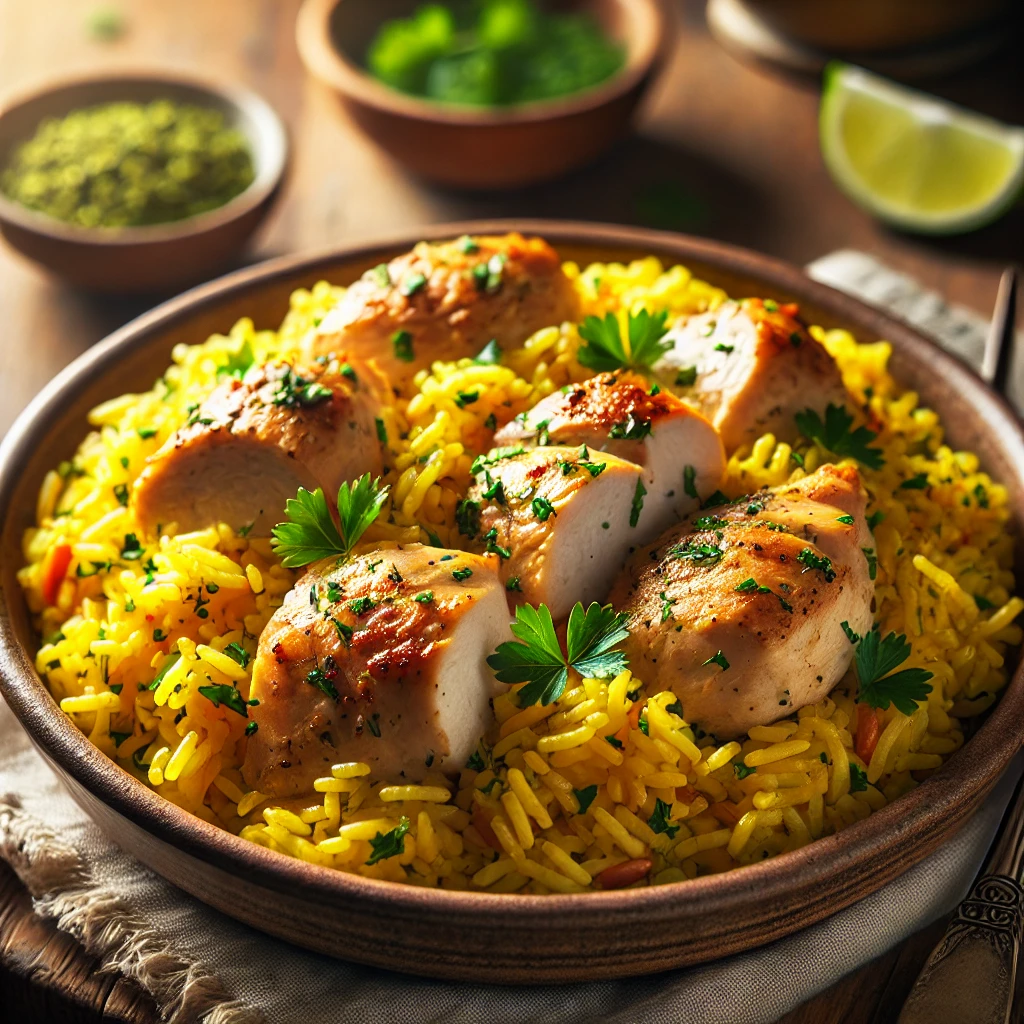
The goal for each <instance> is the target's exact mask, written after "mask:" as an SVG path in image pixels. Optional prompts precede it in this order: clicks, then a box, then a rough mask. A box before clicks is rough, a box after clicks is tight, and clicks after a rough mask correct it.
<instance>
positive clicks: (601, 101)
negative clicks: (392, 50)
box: [296, 0, 667, 189]
mask: <svg viewBox="0 0 1024 1024" xmlns="http://www.w3.org/2000/svg"><path fill="white" fill-rule="evenodd" d="M417 6H418V0H306V2H305V3H304V4H303V6H302V8H301V10H300V11H299V18H298V22H297V26H296V39H297V41H298V45H299V53H300V54H301V56H302V60H303V62H304V63H305V65H306V68H307V70H308V71H309V72H310V74H312V75H313V76H314V77H315V78H317V79H319V80H320V81H321V82H323V83H324V84H326V85H327V86H329V87H330V88H331V89H333V90H334V91H335V92H336V93H337V95H338V97H339V99H340V100H341V101H342V103H343V104H344V106H345V107H346V109H347V110H348V112H349V113H350V114H351V116H352V117H353V119H354V120H355V121H356V123H357V124H358V125H359V126H360V128H362V129H363V131H364V132H366V134H367V135H369V136H370V137H371V138H372V139H373V140H374V141H375V142H377V144H378V145H380V146H381V147H382V148H383V149H385V150H386V151H387V152H388V153H390V154H391V156H393V157H394V158H395V159H396V160H397V161H398V162H399V163H401V164H403V165H404V166H406V167H407V168H409V170H411V171H413V172H415V173H416V174H419V175H422V176H423V177H425V178H429V179H431V180H433V181H436V182H440V183H441V184H445V185H455V186H459V187H464V188H474V189H500V188H514V187H519V186H522V185H529V184H533V183H535V182H538V181H545V180H547V179H550V178H557V177H560V176H562V175H564V174H566V173H568V172H569V171H571V170H574V169H576V168H578V167H581V166H583V165H584V164H586V163H589V162H590V161H591V160H593V159H594V158H595V157H597V156H598V155H600V154H601V153H603V152H604V151H605V150H607V149H608V148H609V147H610V146H612V145H613V144H614V143H615V142H616V141H618V140H619V139H620V138H622V137H623V136H624V135H625V134H626V133H627V132H628V131H629V126H630V123H631V120H632V117H633V114H634V112H635V110H636V108H637V105H638V104H639V102H640V99H641V97H642V96H643V94H644V92H645V91H646V90H647V87H648V86H649V85H650V83H651V81H652V79H653V77H654V74H655V72H656V70H657V67H658V65H659V62H660V57H661V55H662V53H663V50H664V47H665V42H666V37H667V21H666V18H665V16H664V14H663V11H662V7H661V2H660V0H575V2H572V3H568V4H563V6H568V7H571V8H573V9H576V10H584V11H587V12H588V13H590V14H591V15H593V17H594V18H596V19H597V21H598V22H599V23H600V24H601V25H602V26H603V27H604V29H605V31H606V32H607V33H608V35H609V36H610V37H611V38H613V39H616V40H618V41H620V42H621V43H622V44H623V45H624V46H625V48H626V62H625V65H624V67H623V68H622V69H621V70H620V71H619V72H618V73H617V74H616V75H614V76H613V77H612V78H610V79H609V80H608V81H607V82H604V83H602V84H601V85H598V86H596V87H595V88H593V89H587V90H585V91H583V92H580V93H577V94H575V95H572V96H566V97H565V98H563V99H555V100H546V101H543V102H538V103H529V104H525V105H523V106H517V107H509V108H506V109H495V108H486V109H481V108H477V107H463V106H454V105H451V104H442V103H436V102H434V101H431V100H426V99H421V98H418V97H415V96H409V95H406V94H405V93H401V92H398V91H397V90H395V89H392V88H390V87H388V86H386V85H384V84H383V83H382V82H379V81H377V79H375V78H373V77H372V76H371V75H370V73H369V72H368V71H367V70H366V69H365V68H364V66H363V60H364V57H365V54H366V50H367V47H368V46H369V44H370V41H371V40H372V39H373V37H374V35H375V33H376V31H377V29H378V28H379V27H380V25H381V24H382V23H383V22H384V21H387V20H388V19H390V18H396V17H402V16H405V15H408V14H409V13H410V12H411V11H412V10H413V9H414V8H415V7H417Z"/></svg>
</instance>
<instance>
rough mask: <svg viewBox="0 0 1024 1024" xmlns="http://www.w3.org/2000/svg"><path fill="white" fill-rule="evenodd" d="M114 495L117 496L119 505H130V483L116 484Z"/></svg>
mask: <svg viewBox="0 0 1024 1024" xmlns="http://www.w3.org/2000/svg"><path fill="white" fill-rule="evenodd" d="M114 497H115V498H117V503H118V504H119V505H124V506H126V507H127V505H128V485H127V484H115V485H114Z"/></svg>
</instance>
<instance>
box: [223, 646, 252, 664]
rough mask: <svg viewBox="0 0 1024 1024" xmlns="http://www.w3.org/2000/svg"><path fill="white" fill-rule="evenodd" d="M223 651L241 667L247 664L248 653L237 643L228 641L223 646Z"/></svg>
mask: <svg viewBox="0 0 1024 1024" xmlns="http://www.w3.org/2000/svg"><path fill="white" fill-rule="evenodd" d="M224 653H225V654H226V655H227V656H228V657H229V658H230V659H231V660H232V661H235V662H238V664H239V665H241V666H242V668H245V667H246V665H248V664H249V659H250V657H251V656H250V654H249V652H248V651H247V650H246V649H245V648H244V647H243V646H242V645H241V644H239V643H230V644H228V645H227V647H225V648H224Z"/></svg>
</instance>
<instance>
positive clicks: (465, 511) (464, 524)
mask: <svg viewBox="0 0 1024 1024" xmlns="http://www.w3.org/2000/svg"><path fill="white" fill-rule="evenodd" d="M455 525H456V526H457V527H458V528H459V533H461V534H462V536H463V537H470V538H472V537H475V536H476V535H477V534H478V533H479V532H480V502H478V501H474V500H473V499H472V498H466V499H465V500H464V501H460V502H459V503H458V505H456V506H455Z"/></svg>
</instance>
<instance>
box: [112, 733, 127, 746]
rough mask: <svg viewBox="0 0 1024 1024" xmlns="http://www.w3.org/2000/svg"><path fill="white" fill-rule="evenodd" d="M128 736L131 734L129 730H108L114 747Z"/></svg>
mask: <svg viewBox="0 0 1024 1024" xmlns="http://www.w3.org/2000/svg"><path fill="white" fill-rule="evenodd" d="M129 736H131V733H130V732H114V730H113V729H111V730H110V738H111V739H112V740H113V741H114V746H115V747H119V746H121V744H122V743H124V741H125V740H126V739H128V737H129Z"/></svg>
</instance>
